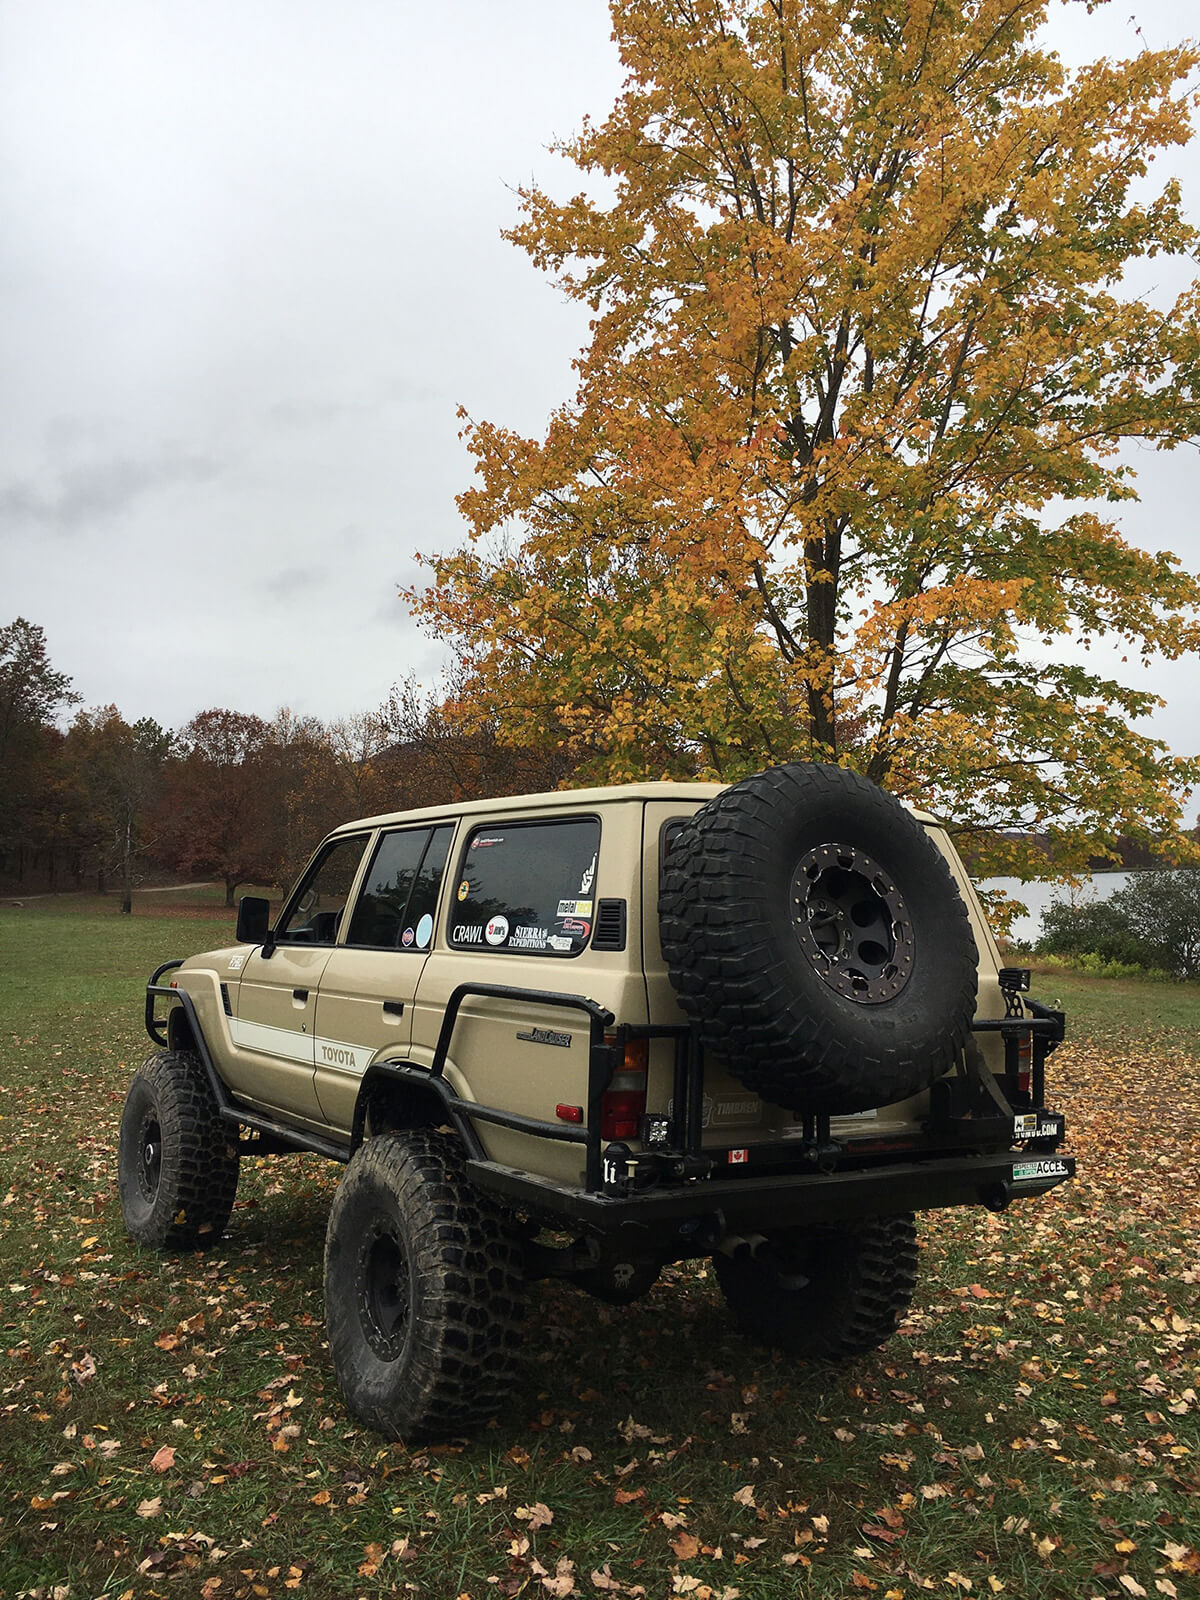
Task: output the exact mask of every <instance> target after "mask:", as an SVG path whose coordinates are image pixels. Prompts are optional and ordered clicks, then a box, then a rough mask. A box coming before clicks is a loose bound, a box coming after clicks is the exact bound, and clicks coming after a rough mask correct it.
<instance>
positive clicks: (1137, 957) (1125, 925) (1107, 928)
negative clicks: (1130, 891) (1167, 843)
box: [1037, 896, 1163, 968]
mask: <svg viewBox="0 0 1200 1600" xmlns="http://www.w3.org/2000/svg"><path fill="white" fill-rule="evenodd" d="M1113 898H1114V899H1115V898H1116V897H1115V896H1114V897H1113ZM1037 952H1038V954H1039V955H1053V956H1075V957H1080V956H1094V957H1096V958H1097V959H1098V960H1100V961H1104V962H1110V963H1117V964H1119V965H1120V966H1127V967H1134V968H1141V967H1147V966H1161V965H1162V964H1163V963H1162V962H1161V961H1159V960H1158V959H1157V958H1156V956H1155V955H1154V954H1153V953H1152V952H1151V951H1150V950H1149V949H1144V948H1143V947H1142V946H1141V944H1140V943H1139V942H1138V940H1137V938H1136V937H1135V935H1134V933H1133V931H1132V930H1131V928H1130V926H1129V922H1128V919H1127V918H1126V917H1125V915H1124V914H1123V913H1122V912H1121V910H1120V909H1119V908H1118V907H1117V906H1115V905H1114V904H1113V900H1085V901H1082V902H1080V903H1078V904H1076V905H1072V904H1071V903H1070V902H1068V901H1066V900H1052V901H1051V902H1050V904H1049V905H1048V906H1047V907H1046V909H1045V911H1043V913H1042V933H1041V937H1040V938H1039V940H1038V942H1037Z"/></svg>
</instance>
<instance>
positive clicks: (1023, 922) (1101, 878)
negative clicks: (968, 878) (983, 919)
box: [977, 872, 1130, 948]
mask: <svg viewBox="0 0 1200 1600" xmlns="http://www.w3.org/2000/svg"><path fill="white" fill-rule="evenodd" d="M1129 877H1130V874H1129V873H1128V872H1093V873H1092V874H1091V876H1090V877H1087V878H1085V879H1084V880H1083V882H1082V883H1081V884H1080V885H1079V887H1078V888H1077V889H1072V888H1071V887H1069V886H1068V885H1067V884H1065V883H1047V882H1046V881H1044V880H1043V879H1039V878H1034V879H1033V880H1032V882H1030V883H1022V882H1021V880H1020V878H980V879H979V881H978V884H977V887H978V888H980V889H1003V890H1004V892H1005V894H1007V895H1008V896H1009V898H1010V899H1012V900H1020V901H1022V902H1023V903H1024V904H1025V905H1026V906H1028V907H1029V915H1028V916H1026V917H1018V918H1017V919H1016V921H1015V922H1014V923H1013V925H1012V935H1011V937H1012V941H1013V943H1014V944H1018V945H1022V946H1025V947H1026V948H1028V946H1030V945H1032V944H1034V943H1035V942H1036V940H1037V938H1038V936H1039V934H1040V933H1041V931H1042V912H1043V911H1045V909H1046V907H1047V906H1048V905H1049V904H1050V902H1051V900H1066V901H1068V902H1069V903H1070V904H1071V905H1079V904H1080V903H1081V902H1086V901H1089V900H1107V899H1108V897H1109V895H1110V894H1113V893H1115V891H1116V890H1118V889H1122V888H1124V886H1125V885H1126V884H1127V883H1128V882H1129Z"/></svg>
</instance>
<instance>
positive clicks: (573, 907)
mask: <svg viewBox="0 0 1200 1600" xmlns="http://www.w3.org/2000/svg"><path fill="white" fill-rule="evenodd" d="M591 914H592V902H591V901H590V900H560V901H559V902H558V910H557V911H556V912H555V913H554V915H555V916H556V917H590V916H591Z"/></svg>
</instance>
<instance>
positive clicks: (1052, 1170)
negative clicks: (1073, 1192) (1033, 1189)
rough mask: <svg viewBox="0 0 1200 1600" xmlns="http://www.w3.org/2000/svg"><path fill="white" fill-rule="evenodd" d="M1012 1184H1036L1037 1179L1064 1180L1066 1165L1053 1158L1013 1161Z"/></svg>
mask: <svg viewBox="0 0 1200 1600" xmlns="http://www.w3.org/2000/svg"><path fill="white" fill-rule="evenodd" d="M1012 1175H1013V1182H1014V1183H1036V1182H1037V1181H1038V1179H1039V1178H1065V1177H1066V1176H1067V1163H1066V1162H1065V1161H1059V1160H1056V1159H1054V1158H1053V1157H1051V1158H1049V1159H1047V1160H1044V1161H1014V1162H1013V1174H1012Z"/></svg>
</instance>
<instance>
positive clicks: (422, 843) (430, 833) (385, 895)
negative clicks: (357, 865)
mask: <svg viewBox="0 0 1200 1600" xmlns="http://www.w3.org/2000/svg"><path fill="white" fill-rule="evenodd" d="M453 832H454V829H453V828H452V827H449V826H447V827H443V828H434V829H430V828H409V829H406V830H405V831H404V832H402V833H385V834H384V836H383V837H382V839H380V841H379V843H378V845H377V846H376V848H375V854H374V856H373V858H372V860H371V865H370V866H369V867H368V868H367V875H366V878H365V879H364V880H363V886H362V890H361V892H360V894H359V897H358V904H357V906H355V908H354V919H353V921H352V922H351V924H350V932H349V934H348V935H347V938H346V943H347V944H353V945H363V946H366V947H368V948H372V949H383V950H414V951H421V950H428V948H429V946H430V944H431V943H432V940H433V914H434V911H435V909H436V907H437V895H438V888H439V887H440V885H441V881H442V869H443V868H444V866H445V864H446V852H447V850H448V849H449V848H450V836H451V834H452V833H453Z"/></svg>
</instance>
